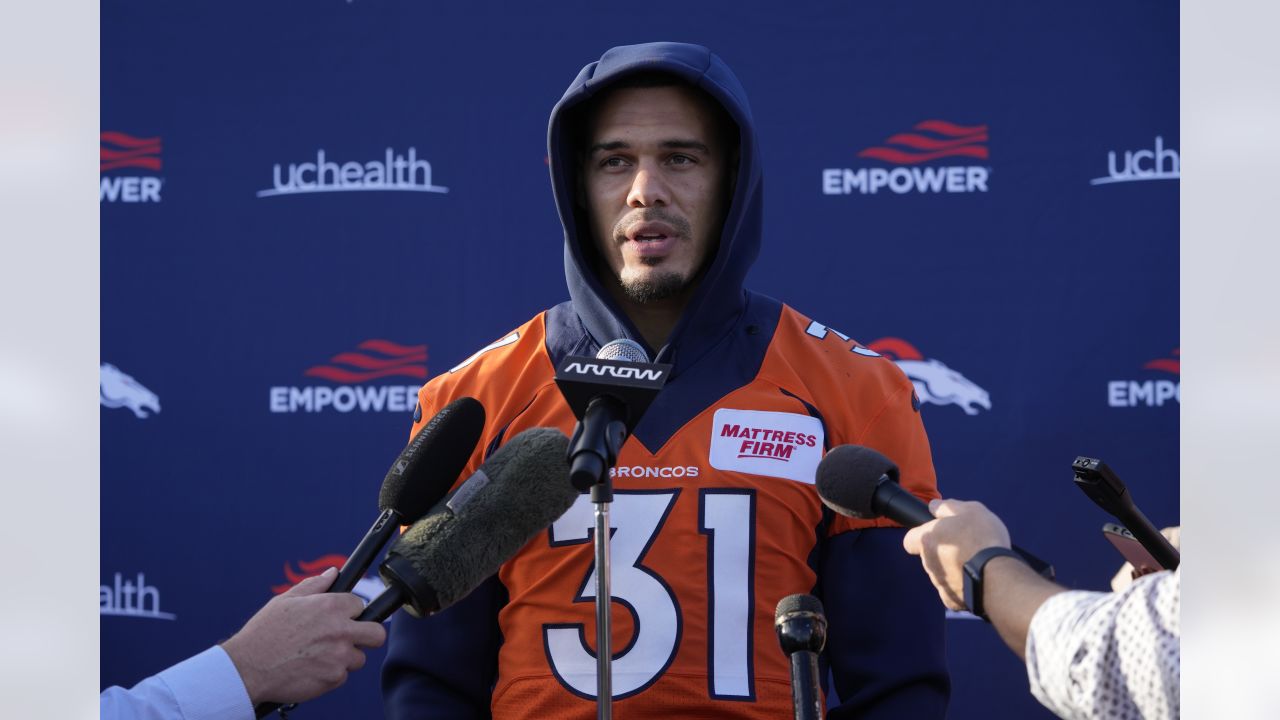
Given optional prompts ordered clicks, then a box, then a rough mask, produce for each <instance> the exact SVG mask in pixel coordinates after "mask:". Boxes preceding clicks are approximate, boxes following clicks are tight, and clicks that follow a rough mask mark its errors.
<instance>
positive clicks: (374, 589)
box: [271, 554, 386, 603]
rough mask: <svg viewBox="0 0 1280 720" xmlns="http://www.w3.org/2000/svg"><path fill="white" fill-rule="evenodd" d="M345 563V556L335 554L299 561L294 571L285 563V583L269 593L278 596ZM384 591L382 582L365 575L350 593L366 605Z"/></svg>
mask: <svg viewBox="0 0 1280 720" xmlns="http://www.w3.org/2000/svg"><path fill="white" fill-rule="evenodd" d="M346 561H347V558H346V556H344V555H336V554H335V555H322V556H320V557H318V558H316V559H315V560H300V561H299V562H298V567H297V569H294V568H293V567H292V566H291V565H290V564H289V563H287V562H286V563H285V564H284V578H285V582H283V583H280V584H279V585H272V586H271V592H272V593H273V594H275V595H279V594H280V593H283V592H285V591H287V590H288V589H289V588H291V587H293V586H294V585H297V584H298V583H300V582H302V581H303V580H306V579H307V578H309V577H312V576H314V575H319V574H320V573H322V572H324V571H325V570H328V569H329V568H341V567H342V565H343V563H345V562H346ZM385 589H386V585H385V584H383V582H382V580H380V579H379V578H378V577H377V576H376V575H366V576H365V577H362V578H360V579H359V580H358V581H356V585H355V587H353V588H351V592H352V594H354V595H357V596H359V597H360V598H361V599H362V600H364V601H365V602H366V603H368V602H369V601H371V600H373V599H374V598H376V597H377V596H379V595H381V594H382V591H383V590H385Z"/></svg>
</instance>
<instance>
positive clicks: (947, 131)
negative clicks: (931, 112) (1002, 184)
mask: <svg viewBox="0 0 1280 720" xmlns="http://www.w3.org/2000/svg"><path fill="white" fill-rule="evenodd" d="M989 140H990V136H989V134H988V131H987V126H986V125H957V124H955V123H952V122H948V121H946V120H925V121H923V122H919V123H916V124H915V125H914V126H913V127H912V129H911V131H909V132H904V133H897V134H894V135H890V136H889V137H888V138H886V139H885V141H884V143H883V144H881V145H874V146H872V147H869V148H866V149H865V150H862V151H860V152H859V153H858V157H860V158H867V159H871V160H879V161H881V162H884V163H888V164H889V165H891V166H896V167H882V166H871V167H863V168H827V169H825V170H823V171H822V192H823V194H824V195H851V194H853V193H855V192H856V193H858V194H861V195H875V194H876V193H878V192H880V191H881V190H885V189H887V190H890V191H892V192H894V193H897V194H899V195H902V194H906V193H968V192H987V180H988V179H989V178H990V176H991V168H990V167H989V166H987V165H974V164H965V165H955V164H951V165H937V164H933V165H923V166H922V163H930V162H933V161H937V160H943V159H946V158H974V159H977V160H986V159H988V157H989V154H990V151H989V150H988V148H987V142H988V141H989Z"/></svg>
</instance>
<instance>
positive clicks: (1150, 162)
mask: <svg viewBox="0 0 1280 720" xmlns="http://www.w3.org/2000/svg"><path fill="white" fill-rule="evenodd" d="M1181 177H1182V158H1181V157H1179V156H1178V151H1177V150H1175V149H1173V148H1167V147H1165V146H1164V138H1163V137H1161V136H1159V135H1157V136H1156V140H1155V143H1154V147H1153V148H1151V149H1146V148H1143V149H1141V150H1125V151H1124V154H1123V155H1121V153H1120V152H1119V151H1116V150H1111V151H1108V152H1107V174H1106V175H1103V176H1102V177H1096V178H1094V179H1092V180H1090V181H1089V184H1090V185H1110V184H1111V183H1123V182H1143V181H1147V180H1177V179H1179V178H1181Z"/></svg>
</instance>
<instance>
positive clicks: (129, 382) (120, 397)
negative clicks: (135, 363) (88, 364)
mask: <svg viewBox="0 0 1280 720" xmlns="http://www.w3.org/2000/svg"><path fill="white" fill-rule="evenodd" d="M98 401H99V402H100V403H101V405H102V407H107V408H120V407H123V408H129V410H131V411H132V412H133V414H134V416H135V417H138V418H144V419H145V418H149V417H151V413H158V412H160V398H159V396H157V395H156V394H155V393H153V392H151V391H150V390H148V389H147V388H146V387H144V386H143V385H142V383H140V382H138V381H137V380H134V379H133V378H132V377H131V376H129V375H126V374H125V373H124V372H123V371H121V370H120V368H118V367H116V366H115V365H112V364H111V363H102V364H101V366H100V367H99V368H98Z"/></svg>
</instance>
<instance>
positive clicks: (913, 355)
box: [867, 337, 924, 360]
mask: <svg viewBox="0 0 1280 720" xmlns="http://www.w3.org/2000/svg"><path fill="white" fill-rule="evenodd" d="M867 348H869V349H871V350H874V351H876V352H878V353H880V354H881V355H884V356H885V357H888V358H889V359H890V360H923V359H924V355H922V354H920V351H919V350H917V349H916V346H915V345H912V344H911V343H909V342H907V341H906V340H903V339H902V338H896V337H886V338H880V339H879V340H876V341H875V342H873V343H870V344H868V345H867Z"/></svg>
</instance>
